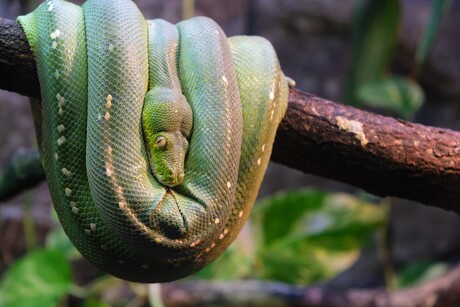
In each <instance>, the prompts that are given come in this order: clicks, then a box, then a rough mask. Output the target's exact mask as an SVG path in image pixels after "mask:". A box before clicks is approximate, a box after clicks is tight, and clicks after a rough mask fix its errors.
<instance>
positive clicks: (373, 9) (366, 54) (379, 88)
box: [345, 0, 451, 119]
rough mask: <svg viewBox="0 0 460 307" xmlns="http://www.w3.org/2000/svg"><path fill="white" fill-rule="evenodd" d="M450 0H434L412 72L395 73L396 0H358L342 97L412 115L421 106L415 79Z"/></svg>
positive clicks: (420, 90)
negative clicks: (393, 67) (393, 68)
mask: <svg viewBox="0 0 460 307" xmlns="http://www.w3.org/2000/svg"><path fill="white" fill-rule="evenodd" d="M450 3H451V1H450V0H435V1H434V2H433V9H432V14H431V16H430V20H429V22H428V23H427V25H426V27H425V30H424V34H423V36H422V37H421V39H420V43H419V47H418V49H417V53H416V55H415V58H414V66H413V70H412V74H411V75H408V76H405V77H404V76H395V75H393V74H392V73H391V60H392V58H393V53H394V50H395V42H396V38H397V35H398V31H399V18H400V15H401V9H400V7H401V4H400V1H399V0H387V1H379V0H357V1H356V4H355V12H354V19H353V30H352V38H353V39H352V44H353V45H352V47H353V58H352V65H351V69H350V72H349V77H348V81H347V86H346V89H345V101H346V102H347V103H348V104H351V105H357V106H363V105H364V106H371V107H376V108H380V109H383V110H389V111H392V112H394V113H395V114H398V115H399V116H402V117H403V118H405V119H411V118H412V117H413V116H414V114H415V112H416V111H417V110H418V109H419V108H420V107H421V106H422V103H423V100H424V93H423V90H422V88H421V87H420V85H419V84H418V82H417V81H416V80H415V78H416V77H417V75H418V73H419V71H420V68H421V67H422V66H423V63H424V62H425V61H426V58H427V55H428V53H429V50H430V48H431V46H432V44H433V41H434V38H435V35H436V33H437V30H438V28H439V24H440V23H441V20H442V16H443V13H444V12H445V11H446V10H447V8H448V7H449V5H450Z"/></svg>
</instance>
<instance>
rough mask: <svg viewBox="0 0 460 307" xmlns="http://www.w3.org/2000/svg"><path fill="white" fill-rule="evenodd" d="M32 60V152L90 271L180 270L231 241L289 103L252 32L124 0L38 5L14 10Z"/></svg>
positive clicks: (283, 83) (187, 270)
mask: <svg viewBox="0 0 460 307" xmlns="http://www.w3.org/2000/svg"><path fill="white" fill-rule="evenodd" d="M18 21H19V23H20V24H21V26H22V27H23V29H24V31H25V33H26V36H27V39H28V41H29V44H30V46H31V50H32V52H33V54H34V57H35V59H36V62H37V70H38V76H39V81H40V88H41V97H42V116H43V123H42V131H43V132H42V143H41V148H42V150H41V154H42V157H43V163H44V167H45V171H46V176H47V180H48V184H49V187H50V191H51V196H52V200H53V204H54V206H55V209H56V211H57V213H58V216H59V220H60V222H61V223H62V225H63V227H64V230H65V232H66V234H67V235H68V236H69V238H70V239H71V241H72V242H73V244H74V245H75V246H76V248H77V249H78V250H79V251H80V252H81V254H83V256H84V257H86V258H87V259H89V260H90V261H91V262H93V263H94V264H95V265H96V266H98V267H99V268H100V269H102V270H104V271H106V272H108V273H110V274H112V275H115V276H117V277H120V278H123V279H126V280H131V281H137V282H165V281H170V280H175V279H179V278H182V277H185V276H187V275H189V274H191V273H193V272H196V271H198V270H200V269H201V268H203V267H204V266H206V265H207V264H209V263H210V262H212V261H213V260H214V259H216V258H217V257H218V256H219V255H220V254H222V253H223V251H224V250H225V249H226V248H227V247H228V245H229V244H230V243H231V242H232V241H233V240H234V239H235V237H236V236H237V234H238V233H239V231H240V229H241V228H242V226H243V224H244V221H245V220H246V218H247V217H248V215H249V212H250V210H251V207H252V205H253V203H254V201H255V198H256V195H257V192H258V189H259V186H260V183H261V181H262V178H263V176H264V173H265V170H266V167H267V164H268V162H269V159H270V153H271V149H272V144H273V142H274V137H275V133H276V130H277V127H278V124H279V122H280V121H281V119H282V117H283V116H284V113H285V110H286V107H287V98H288V79H287V78H286V77H285V76H284V75H283V73H282V71H281V70H280V67H279V63H278V60H277V57H276V54H275V51H274V49H273V47H272V46H271V44H270V43H269V42H268V41H267V40H265V39H263V38H261V37H248V36H236V37H231V38H227V37H226V36H225V34H224V33H223V31H222V30H221V28H220V27H219V26H218V25H217V24H216V23H215V22H214V21H212V20H211V19H209V18H205V17H195V18H192V19H189V20H185V21H182V22H180V23H178V24H176V25H173V24H171V23H169V22H167V21H164V20H160V19H156V20H145V19H144V17H143V16H142V14H141V13H140V11H139V10H138V8H137V7H136V5H135V4H134V3H133V2H132V1H130V0H88V1H86V3H84V4H83V6H82V7H80V6H77V5H74V4H72V3H69V2H66V1H63V0H47V1H46V2H44V3H42V4H41V5H40V6H39V7H38V8H37V9H36V10H35V11H33V12H32V13H30V14H28V15H26V16H20V17H19V18H18Z"/></svg>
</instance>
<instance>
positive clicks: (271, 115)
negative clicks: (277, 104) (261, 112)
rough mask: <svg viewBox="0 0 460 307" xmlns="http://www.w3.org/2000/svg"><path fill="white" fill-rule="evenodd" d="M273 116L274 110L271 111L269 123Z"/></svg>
mask: <svg viewBox="0 0 460 307" xmlns="http://www.w3.org/2000/svg"><path fill="white" fill-rule="evenodd" d="M274 114H275V110H272V112H271V113H270V121H272V120H273V115H274Z"/></svg>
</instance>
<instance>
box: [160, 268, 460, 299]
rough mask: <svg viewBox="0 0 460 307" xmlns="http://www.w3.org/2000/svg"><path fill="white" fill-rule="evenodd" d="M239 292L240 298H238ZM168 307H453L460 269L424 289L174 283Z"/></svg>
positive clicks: (167, 292)
mask: <svg viewBox="0 0 460 307" xmlns="http://www.w3.org/2000/svg"><path fill="white" fill-rule="evenodd" d="M235 293H237V294H238V296H237V297H236V296H235ZM162 297H163V301H164V303H165V305H168V306H169V305H171V306H220V305H229V304H235V303H237V304H238V305H244V306H252V305H257V306H265V305H266V306H271V305H279V306H317V307H321V306H336V307H340V306H356V307H364V306H382V307H383V306H414V307H415V306H451V305H452V304H455V303H458V302H459V301H460V266H457V267H456V268H454V269H453V270H452V271H451V272H450V273H448V274H446V275H445V276H443V277H440V278H437V279H435V280H433V281H429V282H426V283H424V284H422V285H420V286H415V287H411V288H407V289H402V290H399V291H395V292H389V291H386V290H365V289H350V290H343V291H339V290H333V289H328V288H322V287H307V288H301V287H296V286H291V285H287V284H282V283H275V282H261V281H238V282H220V283H219V282H216V281H212V282H206V281H197V280H194V281H189V282H174V283H169V284H165V285H163V286H162Z"/></svg>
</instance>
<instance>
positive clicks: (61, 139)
mask: <svg viewBox="0 0 460 307" xmlns="http://www.w3.org/2000/svg"><path fill="white" fill-rule="evenodd" d="M66 141H67V139H66V138H65V136H61V137H60V138H58V140H57V144H58V146H61V145H62V144H64V143H65V142H66Z"/></svg>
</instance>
